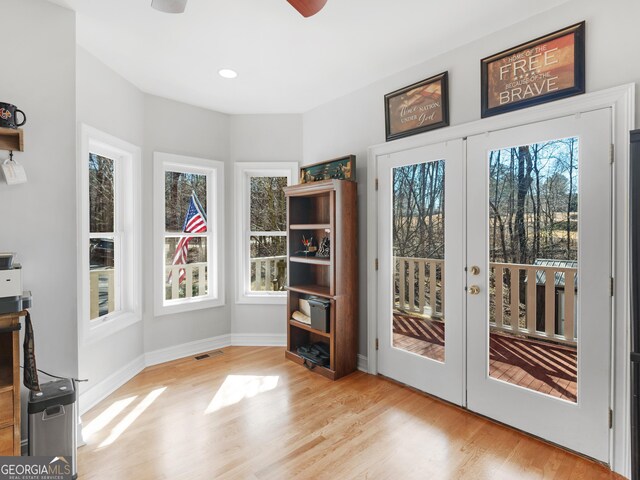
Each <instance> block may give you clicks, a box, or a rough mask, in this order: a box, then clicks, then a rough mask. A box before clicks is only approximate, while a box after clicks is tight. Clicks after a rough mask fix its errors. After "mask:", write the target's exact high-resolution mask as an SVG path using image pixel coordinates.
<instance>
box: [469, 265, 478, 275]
mask: <svg viewBox="0 0 640 480" xmlns="http://www.w3.org/2000/svg"><path fill="white" fill-rule="evenodd" d="M471 275H480V267H478V266H477V265H474V266H473V267H471Z"/></svg>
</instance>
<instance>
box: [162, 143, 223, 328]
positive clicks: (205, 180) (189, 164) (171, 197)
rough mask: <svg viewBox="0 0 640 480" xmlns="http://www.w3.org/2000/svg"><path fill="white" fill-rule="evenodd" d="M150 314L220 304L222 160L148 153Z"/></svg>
mask: <svg viewBox="0 0 640 480" xmlns="http://www.w3.org/2000/svg"><path fill="white" fill-rule="evenodd" d="M154 167H155V169H154V171H155V177H154V178H155V180H154V182H155V194H154V195H155V208H154V211H155V217H154V220H155V258H156V261H155V264H156V269H155V274H154V275H155V279H154V281H155V284H156V288H155V290H156V292H155V297H156V301H155V306H156V315H165V314H169V313H177V312H184V311H189V310H196V309H201V308H209V307H216V306H221V305H224V289H223V283H222V280H223V277H222V273H223V260H222V253H221V252H222V248H223V239H224V236H223V235H222V234H221V232H223V225H224V217H223V201H224V200H223V198H224V197H223V193H224V191H223V189H224V187H223V185H224V164H223V163H222V162H216V161H213V160H205V159H201V158H193V157H185V156H181V155H172V154H168V153H159V152H156V153H154Z"/></svg>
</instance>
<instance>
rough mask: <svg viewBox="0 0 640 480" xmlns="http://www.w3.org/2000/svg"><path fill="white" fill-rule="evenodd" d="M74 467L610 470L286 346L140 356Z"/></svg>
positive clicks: (249, 475) (129, 473) (433, 474)
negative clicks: (320, 365) (321, 366)
mask: <svg viewBox="0 0 640 480" xmlns="http://www.w3.org/2000/svg"><path fill="white" fill-rule="evenodd" d="M82 420H83V426H84V429H85V432H87V433H89V434H90V437H89V438H88V439H87V445H85V446H83V447H81V448H80V449H79V456H78V465H79V478H80V479H81V480H82V479H87V480H88V479H119V480H126V479H136V480H144V479H153V480H157V479H171V480H173V479H177V480H180V479H214V478H220V479H252V480H258V479H259V480H263V479H264V480H267V479H278V480H280V479H297V478H299V479H434V480H439V479H451V480H453V479H456V480H457V479H473V480H481V479H505V480H506V479H508V480H514V479H518V480H521V479H524V480H528V479H543V478H544V479H562V480H571V479H575V480H577V479H589V480H598V479H614V478H615V479H619V478H622V477H618V476H617V475H615V474H612V473H611V472H610V471H608V470H607V469H606V468H605V467H603V466H601V465H598V464H596V463H594V462H591V461H589V460H586V459H583V458H581V457H578V456H576V455H573V454H571V453H569V452H566V451H564V450H561V449H559V448H556V447H553V446H551V445H548V444H546V443H543V442H541V441H538V440H536V439H533V438H530V437H528V436H526V435H523V434H522V433H519V432H517V431H515V430H512V429H509V428H507V427H504V426H501V425H497V424H494V423H492V422H490V421H488V420H486V419H484V418H481V417H478V416H476V415H473V414H470V413H468V412H465V411H463V410H461V409H459V408H457V407H454V406H451V405H449V404H446V403H444V402H441V401H439V400H437V399H434V398H431V397H428V396H426V395H423V394H421V393H418V392H415V391H413V390H411V389H409V388H406V387H403V386H400V385H397V384H395V383H393V382H391V381H389V380H386V379H384V378H380V377H375V376H371V375H367V374H364V373H362V372H356V373H354V374H352V375H349V376H348V377H345V378H343V379H341V380H339V381H336V382H331V381H329V380H326V379H325V378H323V377H321V376H319V375H317V374H314V373H313V372H309V371H307V370H306V369H305V368H302V367H300V366H299V365H296V364H294V363H293V362H290V361H287V360H285V358H284V349H282V348H275V347H260V348H254V347H230V348H225V349H224V354H222V355H217V356H212V357H211V358H208V359H205V360H200V361H196V360H194V359H192V358H188V359H182V360H177V361H174V362H171V363H166V364H163V365H158V366H155V367H151V368H147V369H146V370H144V371H143V372H142V373H141V374H139V375H138V376H136V377H135V378H134V379H132V380H131V381H130V382H128V383H127V384H126V385H125V386H123V387H122V388H120V389H119V390H118V391H116V392H115V393H114V394H113V395H111V396H110V397H108V398H107V399H106V400H104V401H102V402H101V403H100V404H99V405H98V406H97V407H96V408H94V409H93V410H92V411H90V412H89V413H87V414H85V415H84V416H83V418H82Z"/></svg>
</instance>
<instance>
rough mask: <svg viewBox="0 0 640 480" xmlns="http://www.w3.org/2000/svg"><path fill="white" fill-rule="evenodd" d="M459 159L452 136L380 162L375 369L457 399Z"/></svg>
mask: <svg viewBox="0 0 640 480" xmlns="http://www.w3.org/2000/svg"><path fill="white" fill-rule="evenodd" d="M463 160H464V157H463V142H462V140H456V141H451V142H448V143H442V144H438V145H430V146H426V147H422V148H417V149H414V150H408V151H404V152H399V153H396V154H393V155H389V156H387V157H386V158H383V159H381V160H380V164H379V165H378V169H379V170H378V171H379V178H378V182H379V183H378V184H379V204H378V205H379V210H378V213H379V223H378V227H379V235H378V242H379V249H380V250H379V252H380V255H379V259H378V260H379V276H378V278H379V285H380V294H379V295H378V312H380V317H379V318H380V320H381V321H379V322H378V365H379V368H378V370H379V372H380V373H381V374H383V375H385V376H388V377H391V378H394V379H396V380H398V381H400V382H402V383H406V384H408V385H411V386H413V387H415V388H418V389H420V390H423V391H425V392H429V393H431V394H433V395H436V396H438V397H440V398H443V399H445V400H448V401H450V402H452V403H456V404H458V405H462V404H463V399H464V396H463V393H464V382H463V373H464V362H463V315H464V313H463V312H464V308H463V303H464V276H463V272H464V264H463V262H464V235H463V227H464V222H463V211H464V196H463V194H464V183H463V178H464V177H463ZM425 339H426V340H428V341H425Z"/></svg>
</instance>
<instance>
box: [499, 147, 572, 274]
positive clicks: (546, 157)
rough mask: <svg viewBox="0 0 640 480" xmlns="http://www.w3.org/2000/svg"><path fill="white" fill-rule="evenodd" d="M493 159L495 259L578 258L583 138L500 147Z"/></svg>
mask: <svg viewBox="0 0 640 480" xmlns="http://www.w3.org/2000/svg"><path fill="white" fill-rule="evenodd" d="M489 165H490V166H489V168H490V176H489V177H490V180H489V190H490V192H489V207H490V225H489V228H490V230H489V244H490V253H491V255H490V257H491V261H492V262H502V263H520V264H532V263H533V262H534V261H535V260H536V259H538V258H545V259H557V260H575V259H577V253H578V139H577V138H575V137H571V138H565V139H561V140H551V141H548V142H545V143H536V144H533V145H524V146H520V147H514V148H506V149H502V150H495V151H492V152H491V153H490V155H489Z"/></svg>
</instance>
